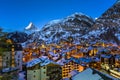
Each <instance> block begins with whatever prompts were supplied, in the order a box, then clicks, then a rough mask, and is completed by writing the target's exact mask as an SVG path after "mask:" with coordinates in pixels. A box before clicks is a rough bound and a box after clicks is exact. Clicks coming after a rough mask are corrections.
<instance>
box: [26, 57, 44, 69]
mask: <svg viewBox="0 0 120 80" xmlns="http://www.w3.org/2000/svg"><path fill="white" fill-rule="evenodd" d="M40 62H42V60H41V59H40V58H36V59H33V60H31V61H29V62H27V63H26V67H32V66H35V65H36V64H38V63H40Z"/></svg>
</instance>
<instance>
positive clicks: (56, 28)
mask: <svg viewBox="0 0 120 80" xmlns="http://www.w3.org/2000/svg"><path fill="white" fill-rule="evenodd" d="M93 25H94V20H93V19H92V18H91V17H88V16H86V15H84V14H81V13H75V14H72V15H70V16H68V17H66V18H64V19H60V20H53V21H51V22H49V23H48V24H46V25H45V26H44V27H43V28H42V30H41V31H40V34H41V38H42V39H43V40H45V41H47V42H59V40H61V39H67V38H68V37H73V38H80V37H81V36H83V35H85V34H86V33H88V31H89V29H90V28H91V27H92V26H93Z"/></svg>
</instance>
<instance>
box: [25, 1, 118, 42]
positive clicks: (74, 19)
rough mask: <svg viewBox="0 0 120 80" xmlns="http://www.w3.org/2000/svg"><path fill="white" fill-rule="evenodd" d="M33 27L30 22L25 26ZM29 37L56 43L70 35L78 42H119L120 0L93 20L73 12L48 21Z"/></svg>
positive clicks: (32, 39)
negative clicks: (61, 17) (64, 16)
mask: <svg viewBox="0 0 120 80" xmlns="http://www.w3.org/2000/svg"><path fill="white" fill-rule="evenodd" d="M32 27H33V28H32ZM34 28H35V27H34V26H32V23H30V24H29V26H27V27H26V29H28V30H30V31H31V29H33V30H34ZM35 29H36V28H35ZM29 37H30V39H29V41H31V42H33V41H37V42H40V41H43V42H47V43H58V42H59V41H61V40H68V38H69V37H72V38H74V41H73V42H74V43H78V44H79V43H80V42H81V41H82V42H95V41H107V42H113V43H116V44H120V0H118V1H117V2H116V3H115V4H114V5H113V6H112V7H110V8H109V9H108V10H107V11H105V12H104V13H103V14H102V15H101V16H100V17H98V18H97V19H95V20H94V19H92V18H91V17H89V16H87V15H84V14H82V13H75V14H72V15H70V16H68V17H66V18H63V19H58V20H53V21H50V22H49V23H47V24H46V25H45V26H43V28H42V29H41V30H40V31H38V30H37V31H34V32H33V33H31V34H30V36H29Z"/></svg>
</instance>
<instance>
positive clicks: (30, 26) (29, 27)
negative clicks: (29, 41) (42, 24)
mask: <svg viewBox="0 0 120 80" xmlns="http://www.w3.org/2000/svg"><path fill="white" fill-rule="evenodd" d="M25 30H37V27H36V26H35V25H34V24H33V23H32V22H30V23H29V25H28V26H27V27H25Z"/></svg>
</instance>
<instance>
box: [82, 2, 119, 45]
mask: <svg viewBox="0 0 120 80" xmlns="http://www.w3.org/2000/svg"><path fill="white" fill-rule="evenodd" d="M87 35H88V36H89V37H88V36H87ZM86 36H87V38H89V39H90V37H92V38H99V39H102V40H105V41H108V42H113V43H117V44H120V0H118V1H117V2H116V3H115V4H114V5H113V6H112V7H111V8H109V9H108V10H107V11H105V12H104V13H103V14H102V15H101V16H100V17H99V18H98V19H97V20H96V21H95V24H94V25H93V27H92V28H91V31H90V32H89V33H88V34H86V35H85V36H84V37H86Z"/></svg>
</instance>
